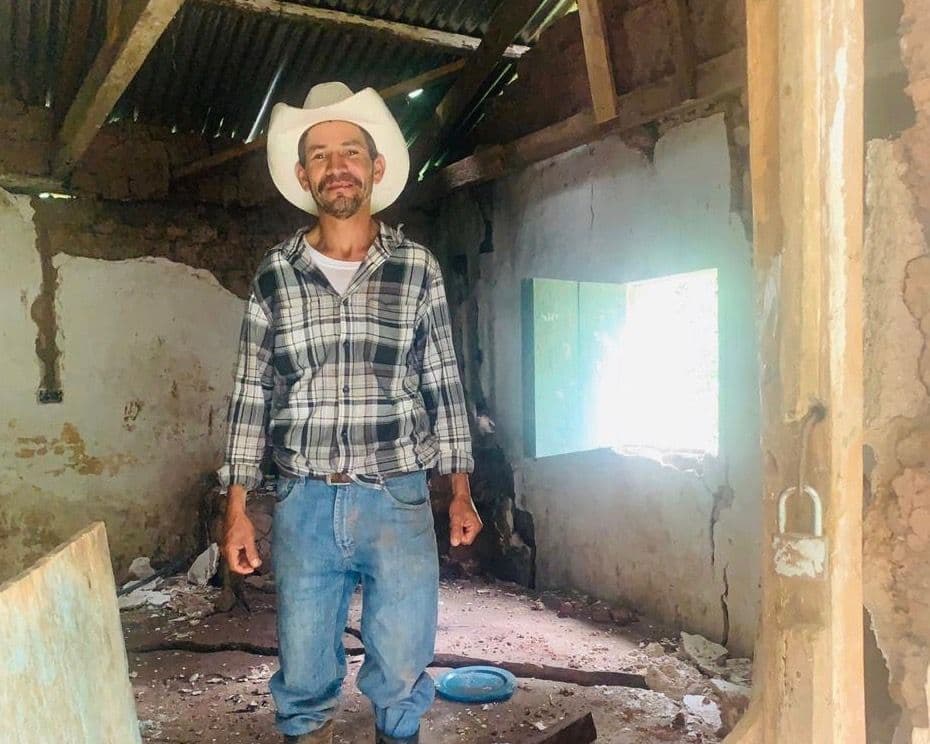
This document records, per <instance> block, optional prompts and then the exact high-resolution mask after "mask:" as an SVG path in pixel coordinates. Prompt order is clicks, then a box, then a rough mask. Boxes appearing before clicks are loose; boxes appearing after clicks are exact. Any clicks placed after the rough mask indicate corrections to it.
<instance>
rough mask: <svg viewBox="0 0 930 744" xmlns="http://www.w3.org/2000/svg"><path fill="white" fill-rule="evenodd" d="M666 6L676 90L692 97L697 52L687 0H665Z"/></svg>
mask: <svg viewBox="0 0 930 744" xmlns="http://www.w3.org/2000/svg"><path fill="white" fill-rule="evenodd" d="M666 6H667V9H668V16H669V19H670V21H671V30H672V33H671V46H672V61H673V62H674V64H675V80H676V82H677V84H678V92H679V94H680V95H681V96H682V98H693V97H694V95H695V93H696V91H697V53H696V52H695V50H694V25H693V24H692V23H691V14H690V13H689V11H688V0H666Z"/></svg>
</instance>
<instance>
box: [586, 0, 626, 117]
mask: <svg viewBox="0 0 930 744" xmlns="http://www.w3.org/2000/svg"><path fill="white" fill-rule="evenodd" d="M578 16H579V20H580V21H581V40H582V42H583V43H584V58H585V63H586V64H587V67H588V87H589V88H590V89H591V102H592V104H593V105H594V118H595V119H596V120H597V121H598V122H605V121H610V120H611V119H614V118H616V116H617V86H616V84H615V83H614V68H613V63H612V61H611V57H610V45H609V43H608V41H607V24H606V22H605V19H604V6H603V5H602V3H601V0H578Z"/></svg>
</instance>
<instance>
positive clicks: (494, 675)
mask: <svg viewBox="0 0 930 744" xmlns="http://www.w3.org/2000/svg"><path fill="white" fill-rule="evenodd" d="M516 689H517V678H516V677H514V676H513V675H512V674H511V673H510V672H508V671H507V670H506V669H498V668H497V667H493V666H467V667H461V668H460V669H452V670H451V671H448V672H446V673H445V674H443V675H442V676H441V677H440V678H439V679H438V680H437V681H436V691H437V692H438V693H439V694H440V695H441V696H442V697H444V698H446V699H447V700H454V701H456V702H458V703H493V702H496V701H499V700H507V699H508V698H509V697H510V696H511V695H513V692H514V690H516Z"/></svg>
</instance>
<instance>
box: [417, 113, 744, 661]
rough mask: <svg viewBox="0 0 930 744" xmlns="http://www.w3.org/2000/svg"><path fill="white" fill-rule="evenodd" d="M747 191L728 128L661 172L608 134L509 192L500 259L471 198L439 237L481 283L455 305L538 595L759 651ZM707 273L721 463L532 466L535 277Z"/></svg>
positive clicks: (576, 458) (502, 206)
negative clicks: (609, 604) (524, 326)
mask: <svg viewBox="0 0 930 744" xmlns="http://www.w3.org/2000/svg"><path fill="white" fill-rule="evenodd" d="M732 184H733V179H732V173H731V162H730V150H729V143H728V135H727V127H726V123H725V119H724V116H723V115H716V116H712V117H709V118H705V119H700V120H697V121H694V122H691V123H688V124H684V125H681V126H678V127H677V128H673V129H671V130H670V131H669V132H667V133H666V134H665V135H664V136H662V137H661V138H660V139H659V141H658V143H657V145H656V148H655V153H654V160H652V161H650V160H649V159H648V158H647V157H646V156H645V155H644V154H642V153H641V152H639V151H636V150H633V149H630V148H628V147H627V146H626V145H624V144H623V142H622V140H621V139H620V138H618V137H608V138H606V139H604V140H602V141H599V142H597V143H595V144H592V145H589V146H584V147H581V148H578V149H576V150H574V151H572V152H569V153H566V154H565V155H562V156H559V157H556V158H553V159H551V160H549V161H546V162H543V163H540V164H538V165H536V166H533V167H530V168H528V169H526V170H525V171H523V172H521V173H519V174H517V175H514V176H512V177H510V178H507V179H506V180H504V181H502V182H499V183H498V184H496V185H495V187H494V190H493V203H494V204H493V219H492V223H493V246H494V251H493V252H492V253H481V254H479V253H478V245H479V244H480V242H481V241H482V238H483V237H484V235H485V233H484V217H485V216H487V215H488V214H489V211H488V209H489V208H488V206H487V205H484V206H482V205H480V204H479V203H477V202H476V201H475V199H474V198H472V197H469V195H467V194H459V195H456V196H454V197H452V198H451V199H450V200H449V201H448V202H447V203H446V205H445V208H444V209H443V210H442V211H441V212H440V214H439V216H438V222H437V228H436V233H435V235H436V236H435V238H434V240H435V243H436V247H437V248H438V250H439V251H440V252H441V253H442V254H443V255H444V258H445V260H446V261H447V262H448V263H449V264H452V265H454V256H455V255H456V254H466V255H467V257H468V261H467V264H468V268H467V272H468V273H473V274H474V276H473V278H472V281H473V282H474V287H475V289H474V292H473V293H472V294H471V295H470V296H469V297H468V298H467V299H466V300H465V301H464V303H463V304H462V305H459V306H457V307H456V309H455V315H456V316H457V318H458V319H461V318H462V317H468V316H469V315H476V316H477V321H476V328H475V330H474V331H469V330H468V325H469V324H468V323H467V322H465V323H462V322H459V323H458V325H459V332H460V336H461V339H462V344H461V346H462V347H464V348H465V349H466V351H465V356H466V360H465V364H466V378H467V379H470V378H471V376H472V373H471V371H470V370H469V369H467V367H468V365H469V364H473V363H474V362H475V361H480V367H479V369H478V373H477V374H478V377H479V378H480V383H479V386H480V397H481V398H482V399H483V400H484V401H486V405H487V409H488V413H489V414H490V416H491V418H492V419H494V421H495V423H496V426H497V430H496V436H497V438H498V440H499V441H500V443H501V445H502V447H503V449H504V451H505V453H506V455H507V457H508V459H509V461H510V462H511V464H512V467H513V470H514V481H515V492H516V501H517V504H516V505H517V507H518V508H520V509H525V510H528V511H529V512H530V513H531V514H532V516H533V520H534V523H535V542H536V549H537V565H536V571H537V575H536V578H537V584H538V585H539V586H558V585H563V586H564V585H570V586H574V587H578V588H581V589H583V590H585V591H588V592H590V593H591V594H594V595H596V596H599V597H602V598H605V599H608V600H615V601H626V602H630V603H632V604H634V606H636V607H637V608H639V609H641V610H642V611H644V612H647V613H650V614H653V615H655V616H658V617H660V618H662V619H663V620H666V621H668V622H670V623H675V624H677V625H679V626H681V627H685V628H688V629H690V630H693V631H698V632H701V633H703V634H705V635H707V636H709V637H711V638H715V639H717V640H722V639H726V640H727V641H728V642H729V643H730V644H731V646H732V647H733V648H734V649H736V650H738V651H740V652H746V651H749V650H751V648H752V645H753V638H754V635H755V629H756V618H757V606H758V584H759V575H758V569H759V566H758V561H757V560H753V558H752V557H753V556H756V555H758V541H759V527H760V524H759V520H760V511H759V492H760V476H759V464H758V462H757V461H758V457H759V455H758V427H759V403H758V381H757V361H756V335H757V334H756V331H755V329H754V325H753V307H754V306H753V300H752V297H751V287H752V273H751V267H750V258H751V248H750V244H749V241H748V240H747V237H746V233H745V229H744V226H743V222H742V220H741V218H740V217H739V216H738V215H736V214H734V213H733V212H732V211H731V204H732V199H731V197H732ZM737 188H740V185H739V183H738V182H737ZM705 268H717V269H718V272H719V273H718V281H719V292H720V396H721V397H720V443H721V445H720V456H719V457H718V458H709V457H708V458H706V459H705V461H704V463H703V466H702V467H701V468H700V469H699V470H700V472H697V471H695V470H691V469H687V468H684V467H673V466H669V465H665V464H661V463H659V462H656V461H654V460H651V459H646V458H640V457H632V456H627V455H622V454H618V453H616V452H613V451H609V450H597V451H591V452H581V453H576V454H570V455H562V456H555V457H547V458H541V459H532V458H528V457H526V456H525V455H524V451H525V450H524V440H523V431H522V421H523V413H522V399H523V389H522V379H521V368H522V364H521V359H522V346H521V341H520V339H521V300H520V297H521V294H520V292H521V290H520V287H521V281H522V280H523V279H525V278H529V277H548V278H556V279H574V280H581V281H601V282H603V281H613V282H626V281H632V280H638V279H646V278H651V277H658V276H665V275H669V274H675V273H681V272H686V271H696V270H700V269H705ZM456 281H457V280H456V278H455V277H454V276H452V277H451V283H452V285H453V290H454V287H455V282H456ZM453 294H455V293H454V291H453ZM473 343H474V344H475V345H476V346H477V348H478V353H477V354H474V353H469V351H468V347H469V346H470V345H472V344H473ZM470 397H471V398H472V399H473V400H474V399H475V398H476V397H479V396H476V395H474V393H473V394H472V395H471V396H470ZM565 415H567V416H570V415H572V411H571V410H570V409H568V410H566V412H565ZM681 415H682V416H687V415H689V412H688V411H682V412H681Z"/></svg>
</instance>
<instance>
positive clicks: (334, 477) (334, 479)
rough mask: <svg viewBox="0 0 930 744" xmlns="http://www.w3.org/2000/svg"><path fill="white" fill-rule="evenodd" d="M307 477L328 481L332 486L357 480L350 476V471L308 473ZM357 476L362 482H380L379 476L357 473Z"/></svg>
mask: <svg viewBox="0 0 930 744" xmlns="http://www.w3.org/2000/svg"><path fill="white" fill-rule="evenodd" d="M307 477H308V478H312V479H313V480H321V481H326V482H327V483H328V484H329V485H331V486H334V485H344V484H347V483H354V482H355V481H353V480H352V476H350V475H349V474H348V473H326V474H325V475H314V474H311V475H308V476H307ZM355 477H356V478H358V479H359V480H360V481H361V482H362V483H378V482H379V479H378V477H377V476H371V475H357V476H355Z"/></svg>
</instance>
